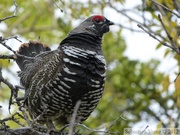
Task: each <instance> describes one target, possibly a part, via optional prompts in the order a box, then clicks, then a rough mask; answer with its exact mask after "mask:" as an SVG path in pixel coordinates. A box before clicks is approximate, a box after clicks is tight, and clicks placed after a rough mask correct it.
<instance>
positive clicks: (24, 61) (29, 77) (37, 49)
mask: <svg viewBox="0 0 180 135" xmlns="http://www.w3.org/2000/svg"><path fill="white" fill-rule="evenodd" d="M110 25H113V23H112V22H110V21H109V20H107V19H106V18H105V17H103V16H100V15H95V16H92V17H89V18H88V19H86V20H85V21H84V22H82V23H81V24H80V25H79V26H78V27H76V28H75V29H74V30H72V31H71V32H70V33H69V35H68V36H67V37H66V38H65V39H64V40H63V41H62V42H61V43H60V45H59V47H58V48H57V49H56V50H53V51H51V50H50V48H48V47H46V46H45V45H43V44H41V43H39V42H34V41H30V42H29V43H26V44H22V45H21V47H20V49H19V51H18V53H19V54H21V55H26V56H28V57H32V58H31V59H28V58H22V57H19V56H17V59H16V62H17V64H18V65H19V67H20V69H21V71H20V73H19V77H20V81H21V84H22V85H23V86H24V87H25V90H26V91H25V106H26V108H27V110H28V111H29V114H30V116H31V117H32V119H33V120H35V119H37V122H40V123H46V124H47V126H48V127H49V128H52V122H54V121H56V120H58V121H59V122H61V123H68V122H69V121H70V119H71V116H72V113H73V110H74V107H75V105H76V103H77V101H78V100H80V101H81V104H80V107H79V110H78V112H77V118H76V122H82V121H84V120H86V119H87V118H88V117H89V115H90V114H91V112H92V111H93V110H94V109H95V108H96V106H97V104H98V102H99V100H100V99H101V97H102V93H103V89H104V82H105V77H106V74H105V72H106V62H105V59H104V56H103V54H102V49H101V42H102V36H103V34H104V33H106V32H108V31H109V26H110Z"/></svg>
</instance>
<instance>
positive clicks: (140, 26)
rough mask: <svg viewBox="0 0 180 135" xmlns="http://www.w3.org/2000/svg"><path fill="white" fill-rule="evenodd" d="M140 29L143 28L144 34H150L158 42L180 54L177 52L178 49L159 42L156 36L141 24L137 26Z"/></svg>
mask: <svg viewBox="0 0 180 135" xmlns="http://www.w3.org/2000/svg"><path fill="white" fill-rule="evenodd" d="M137 26H138V27H139V28H141V29H142V30H143V31H144V32H146V33H147V34H149V36H151V37H152V38H154V39H156V40H157V41H158V42H160V43H161V44H162V45H164V46H166V47H169V48H171V49H172V50H174V51H176V52H177V53H179V51H178V50H176V48H174V47H173V46H171V45H169V44H167V43H166V42H162V41H161V40H159V39H158V38H157V37H156V36H155V35H153V34H152V33H151V32H149V31H147V30H146V29H145V28H144V27H143V26H142V25H141V24H138V25H137Z"/></svg>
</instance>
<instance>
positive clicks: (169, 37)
mask: <svg viewBox="0 0 180 135" xmlns="http://www.w3.org/2000/svg"><path fill="white" fill-rule="evenodd" d="M158 18H159V21H160V22H161V25H162V27H163V29H164V30H165V32H166V34H167V36H168V39H169V41H170V42H171V45H172V46H173V48H174V49H176V52H177V53H178V54H179V48H178V47H177V46H176V44H175V42H174V40H173V38H172V36H171V35H170V34H169V32H168V31H167V29H166V27H165V25H164V23H163V21H162V18H161V16H160V14H158Z"/></svg>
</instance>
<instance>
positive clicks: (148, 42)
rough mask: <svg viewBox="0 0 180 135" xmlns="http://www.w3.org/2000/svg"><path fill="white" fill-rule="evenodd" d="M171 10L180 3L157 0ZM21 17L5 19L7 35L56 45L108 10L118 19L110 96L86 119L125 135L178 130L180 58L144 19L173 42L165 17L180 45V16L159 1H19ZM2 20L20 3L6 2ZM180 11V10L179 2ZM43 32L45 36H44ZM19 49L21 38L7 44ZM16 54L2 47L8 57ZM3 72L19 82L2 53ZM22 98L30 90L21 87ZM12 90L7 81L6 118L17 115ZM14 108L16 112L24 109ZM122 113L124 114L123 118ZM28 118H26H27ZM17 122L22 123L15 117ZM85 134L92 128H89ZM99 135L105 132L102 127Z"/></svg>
mask: <svg viewBox="0 0 180 135" xmlns="http://www.w3.org/2000/svg"><path fill="white" fill-rule="evenodd" d="M157 1H158V2H159V3H161V4H163V5H165V6H166V7H168V8H169V9H170V10H173V11H175V12H178V11H177V9H178V8H177V7H176V6H177V5H180V1H176V3H175V2H174V1H173V0H157ZM16 3H17V5H18V10H17V12H16V17H14V18H11V19H8V20H5V21H3V22H1V23H0V36H2V37H3V38H7V37H10V36H18V39H19V40H21V41H22V42H23V43H24V42H28V41H29V40H40V41H41V42H42V43H46V44H48V45H49V46H50V47H51V48H53V49H56V48H57V46H58V44H59V43H60V42H61V41H62V39H64V38H65V37H66V35H67V34H68V33H69V31H70V30H72V29H73V28H74V27H76V26H77V25H78V24H79V23H80V22H82V21H83V20H84V19H85V18H87V17H89V16H91V15H95V14H102V15H104V16H105V17H106V18H108V19H109V20H111V21H113V22H114V23H115V24H116V25H115V26H112V27H111V32H109V33H107V34H106V35H105V36H104V38H103V46H102V48H103V52H104V55H105V58H106V61H107V67H108V68H107V78H106V85H105V91H104V95H103V97H102V99H101V101H100V103H99V105H98V107H97V109H96V110H95V111H94V112H93V113H92V115H91V116H90V117H89V118H88V119H87V120H86V121H85V122H84V124H85V125H86V126H88V127H89V128H93V129H97V128H100V127H102V128H101V130H102V131H103V130H106V129H107V128H109V127H110V125H111V124H112V122H113V121H114V120H115V119H117V118H119V119H118V120H117V121H115V122H114V125H113V126H112V127H111V128H110V129H109V130H110V131H111V132H116V131H118V132H119V133H123V130H124V128H139V129H142V130H143V129H145V128H146V127H147V126H148V128H154V129H156V128H158V127H164V128H165V127H166V128H167V127H169V128H178V127H179V124H180V120H179V118H180V114H179V107H180V84H179V83H180V79H179V78H177V80H176V82H174V79H175V78H176V76H177V74H178V72H179V65H180V57H179V55H178V54H176V53H175V52H174V51H172V50H171V49H169V48H167V47H164V46H162V45H161V44H160V43H159V42H158V41H156V40H155V39H153V38H152V37H150V36H149V35H148V34H147V33H145V32H143V31H142V29H140V28H139V27H138V26H137V24H141V25H142V26H144V27H145V28H147V29H148V30H149V31H150V32H151V33H152V34H155V36H156V37H157V38H158V39H160V40H161V41H162V42H169V40H168V38H167V35H166V33H165V31H164V29H163V27H162V26H161V23H160V21H159V20H158V17H157V15H158V14H160V15H161V16H162V19H163V22H164V24H165V26H166V28H167V30H168V31H169V33H170V34H171V36H172V37H173V39H174V41H175V42H176V44H177V45H179V44H180V38H179V34H178V30H179V22H180V18H178V17H177V16H175V15H172V14H171V13H169V12H168V11H167V10H164V9H163V8H162V7H160V6H157V5H156V4H154V3H153V2H152V1H151V0H147V1H146V0H133V1H132V0H73V1H72V0H66V1H65V0H44V1H41V0H31V1H22V0H16ZM0 9H1V13H0V18H4V17H7V16H11V15H13V14H14V9H15V5H14V1H13V0H8V1H7V0H1V2H0ZM179 10H180V8H179ZM39 37H40V38H39ZM6 43H7V45H9V46H10V47H11V48H12V49H14V50H17V49H18V47H19V46H20V44H21V43H20V42H19V41H17V40H15V39H10V40H8V41H7V42H6ZM2 54H4V55H6V54H12V53H11V52H10V51H8V50H7V49H6V48H4V47H3V46H1V45H0V55H2ZM0 67H2V74H3V77H4V78H6V79H7V80H8V81H10V82H11V83H12V84H13V85H19V78H18V76H17V71H18V70H19V68H18V67H17V65H15V63H14V62H13V61H12V60H10V61H9V60H2V59H0ZM19 96H23V91H20V93H19ZM9 98H10V90H9V88H8V87H7V86H6V85H4V84H3V83H1V85H0V105H1V106H2V107H1V108H0V119H3V118H5V117H8V116H10V114H9V112H8V102H9ZM17 110H18V108H17V107H16V105H13V106H12V107H11V114H13V113H14V112H16V111H17ZM120 116H122V117H120ZM19 120H20V121H21V122H22V123H24V124H25V122H24V121H23V120H21V119H19ZM7 125H9V126H10V127H11V128H17V127H19V125H18V124H16V123H14V122H13V121H8V122H7ZM81 130H84V132H88V131H87V130H85V129H81ZM95 134H98V133H95Z"/></svg>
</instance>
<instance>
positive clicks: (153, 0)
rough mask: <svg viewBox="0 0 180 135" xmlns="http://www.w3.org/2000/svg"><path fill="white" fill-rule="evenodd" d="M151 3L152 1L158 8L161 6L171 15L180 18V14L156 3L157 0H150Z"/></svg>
mask: <svg viewBox="0 0 180 135" xmlns="http://www.w3.org/2000/svg"><path fill="white" fill-rule="evenodd" d="M150 1H152V2H153V3H155V4H156V5H158V6H161V7H162V8H164V9H166V10H167V11H169V12H170V13H172V14H174V15H175V16H177V17H178V18H180V15H179V14H177V13H175V12H173V11H172V10H170V9H169V8H168V7H166V6H164V5H162V4H160V3H158V2H157V1H155V0H150Z"/></svg>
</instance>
